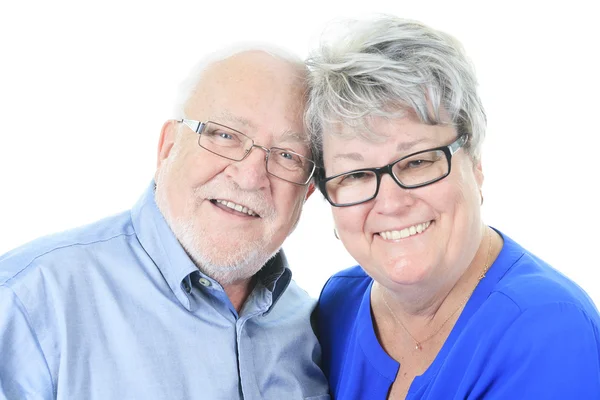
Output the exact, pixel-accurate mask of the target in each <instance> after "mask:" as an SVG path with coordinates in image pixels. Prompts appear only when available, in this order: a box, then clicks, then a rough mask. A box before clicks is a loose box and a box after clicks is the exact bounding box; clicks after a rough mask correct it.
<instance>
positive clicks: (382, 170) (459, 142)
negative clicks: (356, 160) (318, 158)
mask: <svg viewBox="0 0 600 400" xmlns="http://www.w3.org/2000/svg"><path fill="white" fill-rule="evenodd" d="M466 143H467V135H460V136H459V137H458V138H456V140H455V141H454V142H452V143H450V144H449V145H447V146H440V147H435V148H433V149H426V150H421V151H417V152H416V153H412V154H409V155H407V156H404V157H402V158H399V159H397V160H395V161H392V162H391V163H390V164H388V165H385V166H383V167H379V168H360V169H355V170H352V171H347V172H342V173H341V174H337V175H334V176H330V177H327V178H321V179H319V183H318V184H319V190H321V193H323V196H325V199H326V200H327V201H328V202H329V204H331V205H332V206H334V207H351V206H355V205H357V204H362V203H366V202H368V201H371V200H373V199H374V198H375V197H377V194H378V193H379V187H380V186H381V177H382V175H384V174H388V175H390V176H391V177H392V179H393V180H394V182H396V184H397V185H398V186H400V187H401V188H403V189H416V188H420V187H423V186H428V185H431V184H432V183H436V182H439V181H441V180H442V179H444V178H445V177H447V176H448V175H450V172H451V171H452V156H453V155H454V153H456V152H457V151H458V150H459V149H460V148H461V147H463V146H464V145H465V144H466ZM430 151H442V152H443V153H444V155H445V156H446V161H447V162H448V172H447V173H446V174H444V175H442V176H440V177H438V178H435V179H432V180H430V181H427V182H423V183H419V184H418V185H405V184H404V183H402V182H400V180H399V179H398V178H397V177H396V175H394V172H393V167H394V165H396V164H397V163H399V162H400V161H403V160H405V159H407V158H410V157H414V156H416V155H419V154H422V153H428V152H430ZM324 172H325V170H324V169H321V173H322V174H324ZM357 172H373V173H375V176H376V177H377V188H376V189H375V193H374V194H373V196H371V197H369V198H368V199H365V200H361V201H355V202H353V203H335V202H333V200H331V198H330V197H329V194H328V193H327V187H326V184H327V182H329V181H331V180H333V179H336V178H338V177H340V176H342V175H348V174H354V173H357Z"/></svg>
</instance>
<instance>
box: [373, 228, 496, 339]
mask: <svg viewBox="0 0 600 400" xmlns="http://www.w3.org/2000/svg"><path fill="white" fill-rule="evenodd" d="M488 237H489V240H488V242H489V243H488V253H487V260H486V262H485V267H484V268H483V272H482V273H481V275H479V279H478V280H477V284H476V285H475V287H474V288H473V290H471V292H469V295H468V296H466V297H465V298H464V299H463V301H461V302H460V304H459V305H458V307H457V308H456V309H455V310H454V311H453V312H452V313H450V315H448V317H447V318H446V319H445V320H444V322H442V324H441V325H440V326H439V328H437V329H436V330H435V331H434V332H433V333H431V334H429V335H428V336H427V337H425V339H423V340H417V339H416V338H415V337H414V336H413V335H412V333H410V332H409V330H408V329H406V326H404V324H403V323H402V322H400V320H399V319H398V317H396V314H394V312H393V311H392V308H391V307H390V305H389V304H388V302H387V300H386V299H385V296H384V295H383V291H382V292H381V298H382V299H383V303H384V304H385V306H386V307H387V309H388V311H389V312H390V314H392V317H394V320H395V321H396V323H398V325H400V326H401V327H402V329H404V331H405V332H406V333H408V335H409V336H410V337H411V338H412V340H414V342H415V350H422V349H423V346H422V345H423V343H425V342H427V341H428V340H429V339H431V338H433V337H434V336H435V335H437V334H438V333H439V332H440V331H441V330H442V328H443V327H444V326H445V325H446V323H447V322H448V321H450V318H452V317H453V316H454V315H455V314H456V313H457V312H458V310H460V309H461V308H462V307H463V306H464V305H465V304H466V303H467V301H468V300H469V298H471V295H472V294H473V292H474V291H475V289H476V288H477V286H478V285H479V282H480V281H481V280H482V279H483V278H485V274H486V273H487V271H488V269H489V268H490V254H491V250H492V234H491V232H488Z"/></svg>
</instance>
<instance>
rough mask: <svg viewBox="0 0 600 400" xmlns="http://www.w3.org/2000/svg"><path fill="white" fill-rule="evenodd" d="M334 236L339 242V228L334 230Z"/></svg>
mask: <svg viewBox="0 0 600 400" xmlns="http://www.w3.org/2000/svg"><path fill="white" fill-rule="evenodd" d="M333 235H334V236H335V238H336V239H337V240H340V237H339V236H338V233H337V228H333Z"/></svg>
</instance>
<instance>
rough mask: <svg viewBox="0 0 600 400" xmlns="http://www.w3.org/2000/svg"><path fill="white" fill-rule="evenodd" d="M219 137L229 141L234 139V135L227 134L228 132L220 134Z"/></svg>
mask: <svg viewBox="0 0 600 400" xmlns="http://www.w3.org/2000/svg"><path fill="white" fill-rule="evenodd" d="M218 135H219V137H220V138H221V139H227V140H231V139H233V135H231V134H230V133H227V132H219V133H218Z"/></svg>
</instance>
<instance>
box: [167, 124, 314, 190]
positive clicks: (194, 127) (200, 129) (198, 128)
mask: <svg viewBox="0 0 600 400" xmlns="http://www.w3.org/2000/svg"><path fill="white" fill-rule="evenodd" d="M175 121H176V122H178V123H181V124H184V125H185V126H187V127H188V128H190V129H191V130H193V131H194V132H196V133H197V134H198V135H199V136H200V135H202V132H203V131H204V128H205V127H206V125H208V124H209V123H210V124H214V125H217V126H220V127H223V128H226V129H229V130H232V131H234V132H235V133H238V134H240V135H242V136H243V137H245V138H248V140H250V143H252V146H250V148H249V149H248V150H246V152H245V153H244V156H243V157H242V158H231V157H226V156H224V155H222V154H219V153H215V152H214V151H212V150H211V149H208V148H206V147H204V146H202V145H201V144H200V137H198V146H200V147H202V148H203V149H204V150H206V151H209V152H211V153H213V154H214V155H216V156H219V157H222V158H225V159H227V160H231V161H242V160H244V159H245V158H246V157H248V156H249V155H250V153H251V152H252V149H254V148H255V147H258V148H260V149H262V150H264V152H265V153H266V156H265V169H266V171H267V173H268V174H269V175H271V176H274V177H276V178H278V179H281V180H283V181H286V182H289V183H292V184H294V185H299V186H306V185H308V184H309V183H310V180H311V179H312V177H313V175H314V173H315V170H316V163H315V161H314V160H312V159H310V158H308V157H305V156H303V155H302V154H298V153H296V152H295V151H292V150H287V149H283V148H281V147H271V148H266V147H264V146H261V145H258V144H256V143H255V142H254V139H252V138H251V137H250V136H248V135H246V134H245V133H243V132H240V131H238V130H236V129H233V128H230V127H228V126H227V125H223V124H220V123H218V122H214V121H204V122H201V121H197V120H193V119H187V118H180V119H177V120H175ZM272 149H279V150H284V151H286V152H289V153H293V154H295V155H297V156H299V157H301V158H302V159H304V160H306V161H308V162H309V163H310V164H312V169H311V171H310V173H309V174H308V178H307V179H306V181H305V182H304V183H300V182H294V181H290V180H288V179H285V178H282V177H280V176H278V175H275V174H273V173H272V172H271V171H269V168H268V163H269V156H270V155H271V151H272Z"/></svg>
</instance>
